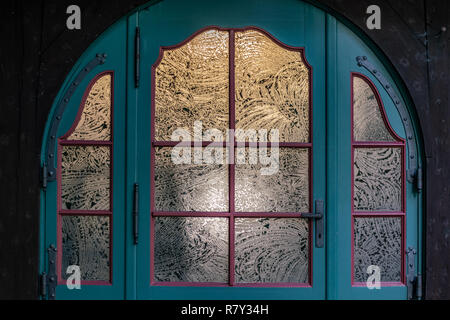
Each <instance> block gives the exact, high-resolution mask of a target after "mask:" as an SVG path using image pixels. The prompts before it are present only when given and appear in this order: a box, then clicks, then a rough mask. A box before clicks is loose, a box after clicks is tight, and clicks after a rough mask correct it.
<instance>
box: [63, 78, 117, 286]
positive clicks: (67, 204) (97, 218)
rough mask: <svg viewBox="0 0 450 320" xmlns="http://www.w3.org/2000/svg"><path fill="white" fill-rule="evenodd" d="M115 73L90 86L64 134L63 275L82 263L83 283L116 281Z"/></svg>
mask: <svg viewBox="0 0 450 320" xmlns="http://www.w3.org/2000/svg"><path fill="white" fill-rule="evenodd" d="M113 77H114V75H113V72H110V71H108V72H103V73H100V74H98V75H97V76H96V77H95V78H94V79H93V80H92V81H91V82H90V84H89V86H88V87H87V89H86V91H85V94H84V96H83V99H82V102H81V105H80V108H79V111H78V114H77V117H76V119H75V121H74V123H73V125H72V127H71V129H70V130H69V131H68V132H67V133H66V134H65V135H64V136H62V137H60V138H59V139H58V179H57V181H58V202H57V210H58V213H57V214H58V217H57V219H58V247H59V248H62V250H60V251H59V257H58V278H59V281H60V282H62V281H63V280H64V279H66V278H67V277H68V275H67V274H66V270H67V267H68V266H70V265H77V266H79V267H80V272H81V280H82V283H83V284H97V283H98V284H105V282H107V283H109V282H110V281H111V261H112V260H111V253H112V250H111V249H112V244H111V239H112V238H111V220H112V196H111V195H112V156H113V150H112V149H113V138H112V137H113V127H112V109H113V101H112V100H113V98H112V97H113Z"/></svg>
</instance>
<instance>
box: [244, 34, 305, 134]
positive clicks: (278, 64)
mask: <svg viewBox="0 0 450 320" xmlns="http://www.w3.org/2000/svg"><path fill="white" fill-rule="evenodd" d="M235 37H236V40H235V45H236V53H235V64H236V68H235V72H236V76H235V78H236V95H235V97H236V128H237V129H245V130H246V129H256V130H258V129H267V130H268V131H270V129H278V130H279V133H280V141H283V142H284V141H289V142H308V141H309V139H310V138H309V136H310V133H309V121H310V120H309V117H310V115H309V81H310V79H309V71H308V69H307V67H306V65H305V63H304V62H303V60H302V56H301V54H300V52H298V51H292V50H288V49H285V48H283V47H281V46H279V45H278V44H276V43H275V42H274V41H273V40H272V39H270V38H268V37H267V36H266V35H264V34H263V33H262V32H259V31H256V30H247V31H243V32H236V36H235Z"/></svg>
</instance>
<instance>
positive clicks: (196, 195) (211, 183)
mask: <svg viewBox="0 0 450 320" xmlns="http://www.w3.org/2000/svg"><path fill="white" fill-rule="evenodd" d="M188 149H190V150H191V151H192V152H191V156H190V157H188V158H187V159H188V160H189V159H190V162H191V163H189V164H176V163H174V162H173V160H172V150H173V149H172V148H171V147H156V148H155V190H154V192H155V208H156V210H157V211H221V212H226V211H228V166H227V165H226V162H225V157H226V151H225V150H224V149H223V148H222V147H220V148H214V149H215V150H216V151H218V152H219V151H222V156H220V157H221V158H222V159H223V164H216V163H213V164H205V163H203V162H202V163H201V164H195V163H193V162H194V155H195V154H196V153H197V155H200V156H204V155H206V154H205V150H206V148H199V150H198V151H194V149H193V148H192V149H191V148H188ZM214 152H215V151H214V150H213V152H211V154H212V155H214V154H215V153H214Z"/></svg>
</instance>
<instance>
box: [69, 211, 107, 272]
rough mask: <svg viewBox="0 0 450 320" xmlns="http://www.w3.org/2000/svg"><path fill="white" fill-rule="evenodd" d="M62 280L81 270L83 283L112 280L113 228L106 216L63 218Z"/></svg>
mask: <svg viewBox="0 0 450 320" xmlns="http://www.w3.org/2000/svg"><path fill="white" fill-rule="evenodd" d="M61 220H62V278H63V279H67V278H68V277H69V276H70V274H66V271H67V267H68V266H70V265H77V266H79V267H80V272H81V280H101V281H109V280H110V276H109V275H110V243H109V239H110V224H109V217H106V216H92V215H91V216H61Z"/></svg>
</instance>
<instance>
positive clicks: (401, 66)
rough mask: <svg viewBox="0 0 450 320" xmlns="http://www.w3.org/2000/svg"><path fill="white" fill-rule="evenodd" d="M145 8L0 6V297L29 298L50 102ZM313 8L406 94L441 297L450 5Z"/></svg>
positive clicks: (435, 294)
mask: <svg viewBox="0 0 450 320" xmlns="http://www.w3.org/2000/svg"><path fill="white" fill-rule="evenodd" d="M243 1H244V0H243ZM145 2H147V1H146V0H140V1H138V0H98V1H95V0H70V1H67V0H58V1H56V0H47V1H44V0H35V1H26V0H22V1H6V0H3V1H1V2H0V35H1V47H0V48H1V49H0V80H1V82H0V97H1V99H0V112H1V113H0V208H1V209H0V299H37V298H38V261H39V260H38V259H39V250H38V237H39V188H40V185H39V154H40V148H41V144H42V134H43V130H44V126H45V121H46V119H47V116H48V112H49V111H50V107H51V105H52V102H53V99H54V98H55V97H56V95H57V93H58V90H59V89H60V86H61V85H62V83H63V81H64V79H65V77H66V76H67V74H68V72H69V71H70V69H71V68H72V66H73V65H74V63H75V62H76V60H77V59H78V58H79V57H80V55H81V54H82V53H83V51H84V50H85V49H86V48H87V47H88V46H89V45H90V44H91V43H92V42H93V41H94V40H95V39H96V38H97V37H98V36H99V35H100V34H101V33H102V32H103V31H104V30H105V29H106V28H107V27H108V26H110V25H111V24H112V23H113V22H115V21H116V20H118V19H120V18H121V17H122V16H124V15H126V14H127V13H128V12H129V11H131V10H132V9H133V8H136V7H137V6H139V5H141V4H144V3H145ZM317 3H319V5H323V6H324V7H323V8H328V10H329V11H331V12H332V13H335V14H337V16H338V17H341V18H345V19H348V21H350V22H352V23H353V24H355V25H356V26H358V27H359V28H360V29H361V32H363V33H365V34H366V35H367V36H368V37H369V38H370V39H372V40H373V42H374V43H375V44H376V45H377V46H378V47H379V48H380V49H381V51H382V52H383V53H384V54H385V55H386V56H387V57H388V58H389V59H390V62H391V63H392V65H393V66H394V68H395V70H396V71H397V72H398V74H399V75H400V77H401V78H402V79H403V81H404V82H405V84H406V86H407V88H408V90H409V93H410V95H411V98H412V101H413V104H414V107H415V109H416V112H417V114H418V116H419V122H420V126H421V130H422V134H423V138H424V146H425V164H426V168H425V183H424V188H425V190H424V191H425V215H426V219H425V221H424V231H425V248H426V249H425V252H426V254H425V264H426V268H425V278H424V280H425V297H426V298H427V299H450V278H449V268H450V239H449V238H450V237H449V236H450V231H449V229H450V226H449V218H450V186H449V185H450V170H449V169H450V134H449V124H450V106H449V91H450V90H449V89H450V88H449V73H450V70H449V58H450V51H449V50H448V46H449V39H450V30H448V29H449V28H450V21H449V20H450V18H449V16H450V13H449V12H450V1H448V0H402V1H398V0H369V1H368V0H320V1H317ZM71 4H76V5H78V6H80V8H81V13H82V22H81V23H82V29H81V30H68V29H67V28H66V19H67V17H68V15H67V14H66V8H67V7H68V6H69V5H71ZM371 4H376V5H378V6H380V8H381V27H382V29H381V30H368V29H367V28H366V26H365V18H366V17H367V15H366V14H365V12H366V8H367V7H368V6H369V5H371ZM442 27H446V28H447V31H445V32H441V28H442Z"/></svg>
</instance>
